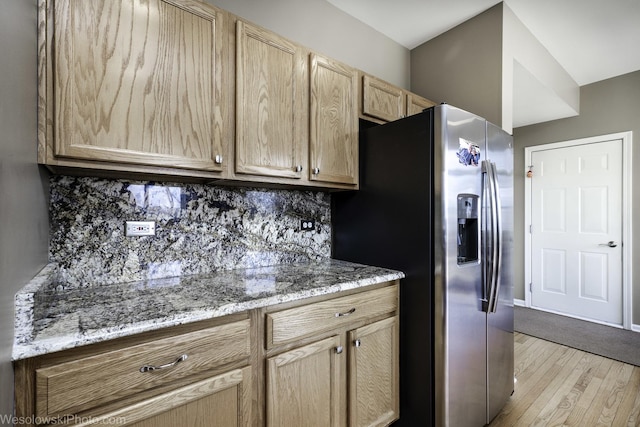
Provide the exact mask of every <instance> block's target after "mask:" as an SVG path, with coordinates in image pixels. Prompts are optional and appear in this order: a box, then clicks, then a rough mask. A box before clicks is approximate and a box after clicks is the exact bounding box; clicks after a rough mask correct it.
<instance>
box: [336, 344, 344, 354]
mask: <svg viewBox="0 0 640 427" xmlns="http://www.w3.org/2000/svg"><path fill="white" fill-rule="evenodd" d="M343 350H344V348H342V346H341V345H339V346H337V347H336V353H337V354H342V351H343Z"/></svg>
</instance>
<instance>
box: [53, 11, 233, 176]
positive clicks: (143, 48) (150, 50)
mask: <svg viewBox="0 0 640 427" xmlns="http://www.w3.org/2000/svg"><path fill="white" fill-rule="evenodd" d="M53 16H54V22H53V23H52V25H51V27H52V28H53V41H52V45H53V46H54V47H55V49H53V51H54V55H55V58H54V59H55V61H54V72H53V76H54V77H53V79H54V80H53V91H54V126H53V127H54V146H55V155H56V156H59V157H65V158H76V159H85V160H100V161H109V162H117V163H132V164H141V165H152V166H164V167H179V168H187V169H200V170H213V171H215V170H220V169H221V164H220V161H221V160H222V158H221V157H216V156H222V137H221V123H222V119H221V116H220V103H221V87H222V83H221V79H222V77H221V70H220V67H221V54H220V53H221V52H222V50H221V34H222V31H221V30H220V27H221V25H220V22H218V20H219V19H220V20H221V19H222V18H221V14H220V13H218V11H217V10H216V9H215V8H213V7H210V6H208V5H206V4H204V3H201V2H196V1H191V0H149V1H146V2H139V1H134V2H127V1H121V0H96V1H81V0H57V1H56V2H55V8H54V11H53ZM216 160H218V161H216Z"/></svg>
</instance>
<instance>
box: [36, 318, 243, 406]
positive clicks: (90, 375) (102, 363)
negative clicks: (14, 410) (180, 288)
mask: <svg viewBox="0 0 640 427" xmlns="http://www.w3.org/2000/svg"><path fill="white" fill-rule="evenodd" d="M249 328H250V322H249V320H242V321H239V322H234V323H230V324H226V325H221V326H216V327H213V328H208V329H203V330H199V331H194V332H189V333H186V334H182V335H178V336H174V337H169V338H163V339H159V340H156V341H151V342H147V343H144V344H139V345H135V346H132V347H127V348H124V349H121V350H115V351H111V352H108V353H102V354H99V355H95V356H90V357H85V358H82V359H78V360H73V361H70V362H66V363H61V364H58V365H54V366H50V367H45V368H40V369H37V370H36V415H37V416H40V417H46V416H58V415H63V414H74V413H76V412H78V411H83V410H86V409H90V408H92V407H95V406H97V405H101V404H104V403H107V402H111V401H114V400H117V399H122V398H124V397H127V396H131V395H133V394H135V393H139V392H141V391H143V390H147V389H150V388H153V387H157V386H161V385H165V384H168V383H170V382H172V381H175V380H177V379H180V378H183V377H187V376H190V375H193V374H196V373H199V372H203V371H206V370H210V369H214V368H216V367H217V366H221V365H225V364H228V363H231V362H234V361H239V360H242V359H245V358H246V359H247V360H248V358H249V354H250V339H249V336H250V334H249ZM182 355H186V356H187V357H186V359H185V360H183V361H180V362H178V363H175V365H173V366H167V367H165V368H163V369H157V370H147V371H146V372H142V369H141V368H142V367H143V366H147V365H153V366H161V365H167V364H170V363H171V362H174V361H176V360H177V359H178V358H179V357H180V356H182Z"/></svg>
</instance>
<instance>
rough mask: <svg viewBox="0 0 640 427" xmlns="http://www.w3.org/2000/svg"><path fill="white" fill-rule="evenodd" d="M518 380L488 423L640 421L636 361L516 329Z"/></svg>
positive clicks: (586, 426)
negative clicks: (629, 362)
mask: <svg viewBox="0 0 640 427" xmlns="http://www.w3.org/2000/svg"><path fill="white" fill-rule="evenodd" d="M514 350H515V370H516V379H517V383H516V385H515V391H514V393H513V396H511V398H510V399H509V401H508V402H507V404H506V405H505V407H504V409H503V410H502V411H501V413H500V414H498V416H497V417H496V419H495V420H493V421H492V422H491V424H489V427H503V426H516V427H520V426H544V427H550V426H562V427H565V426H567V427H568V426H575V427H599V426H612V427H622V426H624V427H640V367H637V366H633V365H629V364H626V363H622V362H619V361H616V360H612V359H608V358H605V357H602V356H598V355H595V354H592V353H587V352H584V351H581V350H576V349H573V348H569V347H566V346H562V345H560V344H556V343H552V342H548V341H544V340H541V339H539V338H535V337H530V336H526V335H524V334H520V333H516V334H515V335H514Z"/></svg>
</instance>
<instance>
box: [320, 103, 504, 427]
mask: <svg viewBox="0 0 640 427" xmlns="http://www.w3.org/2000/svg"><path fill="white" fill-rule="evenodd" d="M360 135H361V137H360V190H359V191H353V192H344V193H335V194H334V195H333V197H332V223H333V257H334V258H337V259H344V260H349V261H354V262H360V263H366V264H372V265H378V266H383V267H389V268H395V269H398V270H402V271H404V273H405V274H406V278H405V279H402V281H401V285H400V390H401V391H400V419H399V421H398V422H397V423H396V424H397V425H401V426H412V427H413V426H438V427H441V426H450V427H466V426H469V427H476V426H483V425H485V424H488V423H489V422H490V421H491V420H492V419H493V418H494V417H495V416H496V415H497V414H498V413H499V411H500V410H501V408H502V407H503V406H504V404H505V403H506V402H507V400H508V398H509V396H510V395H511V393H512V392H513V387H514V362H513V294H512V292H513V272H512V270H513V267H512V252H513V148H512V146H513V144H512V137H511V136H510V135H509V134H508V133H506V132H504V131H503V130H502V129H501V128H499V127H497V126H495V125H493V124H491V123H489V122H487V121H486V120H484V119H482V118H481V117H478V116H476V115H473V114H471V113H468V112H466V111H463V110H461V109H458V108H455V107H452V106H449V105H440V106H436V107H433V108H430V109H427V110H425V111H423V112H422V113H420V114H418V115H415V116H410V117H407V118H404V119H401V120H397V121H395V122H391V123H387V124H384V125H373V124H371V123H368V122H361V133H360Z"/></svg>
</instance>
